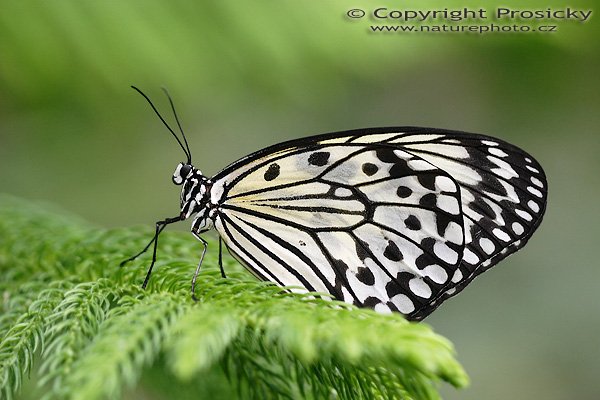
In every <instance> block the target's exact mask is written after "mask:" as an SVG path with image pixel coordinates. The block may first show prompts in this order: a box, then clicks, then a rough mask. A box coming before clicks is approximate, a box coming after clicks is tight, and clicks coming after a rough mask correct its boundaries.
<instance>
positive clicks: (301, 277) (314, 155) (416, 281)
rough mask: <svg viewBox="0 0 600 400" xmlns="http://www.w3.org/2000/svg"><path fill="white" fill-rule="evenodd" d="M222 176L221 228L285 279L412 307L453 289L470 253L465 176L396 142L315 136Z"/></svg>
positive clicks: (256, 262) (364, 302) (365, 302)
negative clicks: (324, 140)
mask: <svg viewBox="0 0 600 400" xmlns="http://www.w3.org/2000/svg"><path fill="white" fill-rule="evenodd" d="M250 164H251V165H250ZM270 171H271V172H270ZM272 171H277V172H276V173H274V172H272ZM220 181H221V182H224V184H223V186H224V188H225V189H223V191H222V193H223V198H222V200H221V206H220V215H219V217H218V219H217V223H216V228H217V229H218V230H219V233H220V234H221V235H222V236H223V238H224V240H225V242H226V243H227V245H228V246H229V248H230V249H232V250H233V252H234V253H235V254H236V255H237V257H238V258H240V259H241V260H242V261H243V262H244V263H245V264H246V265H247V266H248V267H249V268H250V269H252V270H253V272H254V273H255V274H257V275H259V276H260V277H261V278H263V279H268V280H271V281H273V282H275V283H277V284H280V285H287V286H302V287H304V288H306V289H307V290H311V291H321V292H329V293H331V294H332V295H333V296H334V297H336V298H337V299H340V300H343V301H346V302H349V303H354V304H357V305H360V306H369V307H372V308H375V309H376V310H379V311H382V312H385V311H400V312H402V313H404V314H407V315H410V314H412V313H415V312H416V311H418V310H420V309H422V308H423V307H427V305H428V304H429V303H430V302H431V300H432V299H434V298H436V297H439V296H440V295H441V294H442V293H443V292H444V291H445V290H446V289H447V286H448V284H449V282H450V278H451V277H452V276H453V274H454V272H455V271H456V270H457V268H458V265H459V263H460V261H461V259H462V251H463V241H464V233H463V229H462V213H461V209H460V191H459V188H458V186H457V185H456V183H455V181H454V180H453V179H452V177H450V176H449V175H448V174H447V173H446V172H444V171H443V170H440V169H439V168H436V167H435V166H434V165H432V164H431V163H429V162H427V161H425V160H423V159H422V158H420V157H418V156H415V155H413V154H410V153H408V152H405V151H403V150H401V149H399V148H397V147H396V146H390V145H387V144H378V143H373V144H369V145H364V144H354V143H346V144H343V145H336V144H319V143H314V144H313V145H312V146H307V147H302V148H291V149H289V150H288V151H280V152H278V153H277V154H276V155H274V156H273V157H270V156H269V155H266V156H264V157H260V158H257V159H256V160H254V161H252V162H251V163H249V165H247V167H246V168H245V169H244V170H243V171H240V169H236V170H235V171H234V172H233V173H232V174H231V175H229V176H225V177H223V178H220ZM229 181H231V182H234V184H233V185H230V184H228V183H227V182H229Z"/></svg>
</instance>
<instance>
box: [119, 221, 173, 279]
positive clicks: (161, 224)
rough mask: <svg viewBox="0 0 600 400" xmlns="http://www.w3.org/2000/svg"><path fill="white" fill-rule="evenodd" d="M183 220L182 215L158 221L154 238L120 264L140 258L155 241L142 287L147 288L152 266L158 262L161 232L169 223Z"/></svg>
mask: <svg viewBox="0 0 600 400" xmlns="http://www.w3.org/2000/svg"><path fill="white" fill-rule="evenodd" d="M179 221H181V216H178V217H173V218H165V219H164V220H162V221H157V222H156V230H155V232H154V237H153V238H152V240H151V241H150V243H148V244H147V245H146V247H144V248H143V249H142V251H140V252H139V253H137V254H136V255H134V256H132V257H129V258H128V259H126V260H123V261H122V262H121V263H120V264H119V266H121V267H122V266H123V265H125V264H126V263H128V262H130V261H133V260H135V259H136V258H138V257H139V256H141V255H142V254H144V253H145V252H146V251H148V249H149V248H150V246H151V245H152V244H153V243H154V249H153V251H152V263H151V264H150V268H148V272H147V273H146V278H145V279H144V283H143V284H142V289H145V288H146V286H147V285H148V280H149V279H150V275H151V274H152V268H154V263H155V262H156V247H157V245H158V236H159V235H160V234H161V232H162V231H163V230H164V229H165V227H166V226H167V225H169V224H172V223H175V222H179Z"/></svg>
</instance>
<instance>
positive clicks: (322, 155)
mask: <svg viewBox="0 0 600 400" xmlns="http://www.w3.org/2000/svg"><path fill="white" fill-rule="evenodd" d="M329 155H330V154H329V152H328V151H315V152H314V153H312V154H311V155H310V156H309V157H308V163H309V164H311V165H315V166H317V167H322V166H324V165H326V164H327V162H328V161H329Z"/></svg>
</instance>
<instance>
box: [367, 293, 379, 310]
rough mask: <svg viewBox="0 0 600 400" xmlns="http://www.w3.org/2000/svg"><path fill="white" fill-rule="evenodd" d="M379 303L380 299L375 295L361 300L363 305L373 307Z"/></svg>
mask: <svg viewBox="0 0 600 400" xmlns="http://www.w3.org/2000/svg"><path fill="white" fill-rule="evenodd" d="M379 303H381V300H380V299H378V298H377V297H373V296H369V297H367V298H366V299H365V301H363V306H365V307H369V308H375V306H376V305H377V304H379Z"/></svg>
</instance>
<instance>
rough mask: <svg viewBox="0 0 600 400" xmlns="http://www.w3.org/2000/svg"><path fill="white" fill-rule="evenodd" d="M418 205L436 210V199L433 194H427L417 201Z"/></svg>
mask: <svg viewBox="0 0 600 400" xmlns="http://www.w3.org/2000/svg"><path fill="white" fill-rule="evenodd" d="M419 205H421V206H423V207H425V208H436V207H437V198H436V195H435V193H428V194H426V195H425V196H423V197H421V199H420V200H419Z"/></svg>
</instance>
